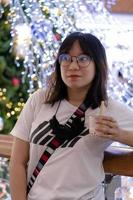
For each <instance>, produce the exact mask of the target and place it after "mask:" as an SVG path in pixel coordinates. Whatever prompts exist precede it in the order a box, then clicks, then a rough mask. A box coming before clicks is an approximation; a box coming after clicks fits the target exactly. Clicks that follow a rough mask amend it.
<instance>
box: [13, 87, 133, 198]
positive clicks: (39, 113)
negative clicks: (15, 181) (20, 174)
mask: <svg viewBox="0 0 133 200" xmlns="http://www.w3.org/2000/svg"><path fill="white" fill-rule="evenodd" d="M44 96H45V92H44V90H43V89H40V90H38V91H37V92H35V93H34V94H33V95H32V96H31V97H30V98H29V99H28V101H27V103H26V104H25V107H24V109H23V111H22V112H21V114H20V116H19V119H18V121H17V123H16V125H15V127H14V128H13V130H12V132H11V134H12V135H14V136H16V137H18V138H20V139H22V140H25V141H29V142H30V157H29V163H28V177H27V182H28V181H29V179H30V177H31V175H32V173H33V171H34V169H35V167H36V165H37V163H38V161H39V159H40V156H41V154H42V153H43V151H44V150H45V149H46V146H47V144H48V143H49V141H50V140H52V138H53V137H54V135H53V134H52V133H51V128H50V126H49V120H50V119H51V118H52V117H53V115H54V114H55V112H56V110H57V107H58V104H59V102H57V103H55V104H54V106H53V107H51V105H49V104H45V103H44ZM76 109H77V107H75V106H73V105H72V104H70V103H69V102H68V101H67V100H62V101H61V104H60V107H59V109H58V112H57V114H56V117H57V119H58V121H59V122H60V123H61V124H64V123H65V122H66V121H67V120H68V119H69V118H70V117H71V115H72V114H73V112H74V111H75V110H76ZM98 114H99V108H97V109H95V110H92V109H90V108H89V109H87V111H86V112H85V126H86V127H87V128H89V127H88V117H89V115H98ZM105 115H108V116H112V117H113V118H115V119H116V120H117V122H118V124H119V126H120V127H121V128H123V129H126V130H133V111H132V110H131V109H129V108H128V107H127V106H125V105H123V104H121V103H119V102H116V101H114V100H112V99H110V100H109V102H108V107H107V108H106V109H105ZM111 143H112V141H110V140H108V139H104V138H100V137H98V136H95V135H91V134H89V131H88V132H86V134H81V135H79V136H77V137H76V138H74V139H73V140H71V141H70V142H69V143H66V144H64V145H62V146H61V147H59V148H58V149H56V150H55V152H54V153H53V155H52V156H51V157H50V158H49V160H48V161H47V163H46V164H45V166H44V167H43V169H42V170H41V172H40V174H39V175H38V177H37V179H36V181H35V183H34V185H33V187H32V189H31V190H30V192H29V194H28V200H44V199H45V200H88V199H95V200H104V195H103V190H102V181H103V180H104V170H103V166H102V162H103V153H104V150H105V149H106V148H107V147H108V146H109V145H110V144H111Z"/></svg>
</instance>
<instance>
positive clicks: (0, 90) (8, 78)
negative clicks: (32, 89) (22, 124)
mask: <svg viewBox="0 0 133 200" xmlns="http://www.w3.org/2000/svg"><path fill="white" fill-rule="evenodd" d="M2 8H3V11H4V12H3V14H2V16H1V18H0V133H4V134H7V133H9V132H10V130H11V129H12V128H13V126H14V124H15V122H16V120H17V117H18V115H19V113H20V111H21V109H22V107H23V105H24V102H25V101H26V100H27V98H28V94H27V84H26V82H25V83H24V84H22V79H21V76H22V71H23V66H22V65H21V61H20V67H16V64H15V56H14V55H13V54H11V52H10V49H11V47H10V43H11V36H10V23H9V21H8V17H9V14H10V11H9V7H8V6H3V7H2Z"/></svg>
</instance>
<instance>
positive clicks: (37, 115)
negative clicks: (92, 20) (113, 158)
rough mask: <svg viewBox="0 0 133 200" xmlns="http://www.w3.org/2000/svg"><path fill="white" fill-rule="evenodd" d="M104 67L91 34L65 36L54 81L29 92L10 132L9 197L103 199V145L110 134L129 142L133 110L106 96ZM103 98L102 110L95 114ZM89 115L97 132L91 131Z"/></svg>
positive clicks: (111, 137)
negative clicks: (103, 112)
mask: <svg viewBox="0 0 133 200" xmlns="http://www.w3.org/2000/svg"><path fill="white" fill-rule="evenodd" d="M107 72H108V70H107V61H106V54H105V50H104V47H103V45H102V44H101V42H100V41H99V40H98V39H97V38H96V37H95V36H93V35H91V34H87V33H80V32H75V33H72V34H70V35H69V36H67V37H66V39H65V40H64V41H63V43H62V44H61V46H60V49H59V52H58V55H57V59H56V62H55V74H54V76H52V83H51V84H50V86H49V88H48V89H47V91H46V92H44V90H43V89H41V90H38V91H37V92H35V93H34V94H33V95H32V96H31V97H30V98H29V100H28V101H27V103H26V105H25V107H24V109H23V111H22V112H21V114H20V117H19V119H18V121H17V123H16V125H15V127H14V129H13V130H12V132H11V134H12V135H14V145H13V151H12V156H11V163H10V183H11V193H12V199H13V200H18V199H19V200H21V199H22V200H26V199H27V200H44V199H45V200H79V199H80V200H89V199H93V200H104V191H103V186H102V182H103V180H104V171H103V167H102V161H103V154H104V151H105V149H106V148H107V147H108V146H109V145H110V144H111V143H112V141H113V140H116V141H120V142H122V143H125V144H128V145H133V123H132V122H133V121H132V119H133V112H132V111H131V110H130V109H129V108H127V107H126V106H125V105H122V104H120V103H118V102H116V101H114V100H112V99H109V98H108V97H107V90H106V82H107ZM53 79H54V81H53ZM101 101H104V102H105V105H106V107H105V114H104V115H103V116H98V114H99V106H100V104H101ZM75 111H76V112H75ZM73 113H74V114H73ZM122 113H124V114H122ZM91 115H94V116H96V134H89V124H88V118H89V116H91ZM65 123H66V124H65ZM64 124H65V125H64ZM52 145H53V146H52ZM41 156H42V157H41ZM40 157H41V159H40ZM36 166H37V167H36ZM27 185H28V190H27Z"/></svg>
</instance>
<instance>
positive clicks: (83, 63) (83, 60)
mask: <svg viewBox="0 0 133 200" xmlns="http://www.w3.org/2000/svg"><path fill="white" fill-rule="evenodd" d="M73 58H76V61H77V63H78V65H79V66H80V67H88V65H89V64H90V62H91V60H92V57H91V56H89V55H85V54H81V55H79V56H70V55H69V54H66V53H63V54H61V55H59V63H60V65H62V66H64V67H65V66H69V65H70V64H71V62H72V59H73Z"/></svg>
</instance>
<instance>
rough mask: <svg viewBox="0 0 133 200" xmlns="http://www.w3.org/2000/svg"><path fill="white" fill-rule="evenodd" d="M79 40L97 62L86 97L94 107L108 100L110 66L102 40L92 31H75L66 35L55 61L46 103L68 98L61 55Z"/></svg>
mask: <svg viewBox="0 0 133 200" xmlns="http://www.w3.org/2000/svg"><path fill="white" fill-rule="evenodd" d="M75 41H78V42H79V44H80V47H81V49H82V51H83V53H84V54H87V55H90V56H91V57H92V58H93V61H94V63H95V77H94V79H93V81H92V84H91V87H90V88H89V90H88V93H87V96H86V98H88V101H89V105H90V107H91V108H92V109H94V108H97V107H98V106H99V105H100V103H101V101H102V100H104V101H105V100H107V88H106V87H107V76H108V67H107V59H106V53H105V49H104V47H103V45H102V43H101V42H100V40H99V39H98V38H97V37H95V36H94V35H92V34H90V33H81V32H74V33H71V34H70V35H68V36H67V37H66V39H65V40H64V41H63V42H62V44H61V46H60V48H59V51H58V54H57V59H56V61H55V72H54V73H53V74H52V75H51V78H50V80H49V83H50V84H49V87H48V90H47V95H46V100H45V102H46V103H50V104H52V105H53V104H54V103H55V102H57V101H59V100H63V99H67V97H68V96H67V86H66V85H65V83H64V82H63V80H62V78H61V71H60V64H59V60H58V58H59V55H60V54H62V53H69V51H70V49H71V47H72V46H73V44H74V42H75Z"/></svg>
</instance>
